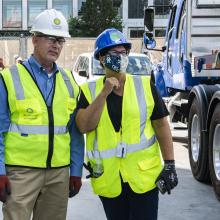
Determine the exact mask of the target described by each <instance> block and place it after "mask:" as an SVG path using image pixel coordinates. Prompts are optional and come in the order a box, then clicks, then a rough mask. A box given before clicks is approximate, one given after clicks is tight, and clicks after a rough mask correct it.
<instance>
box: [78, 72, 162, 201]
mask: <svg viewBox="0 0 220 220" xmlns="http://www.w3.org/2000/svg"><path fill="white" fill-rule="evenodd" d="M103 79H104V78H103V77H101V78H99V79H98V80H96V81H91V82H89V83H86V84H83V85H82V86H81V88H82V90H83V93H84V95H85V97H86V98H87V100H88V102H89V103H91V102H92V101H93V100H94V99H95V98H96V97H97V95H98V94H100V92H101V90H102V88H103ZM153 108H154V100H153V96H152V92H151V86H150V78H149V77H147V76H144V77H135V76H131V75H126V81H125V85H124V94H123V102H122V121H121V130H120V132H118V133H117V132H115V130H114V127H113V125H112V123H111V119H110V117H109V114H108V109H107V104H106V103H105V105H104V108H103V112H102V114H101V118H100V121H99V124H98V126H97V128H96V130H94V131H91V132H88V133H87V134H86V137H87V140H86V148H87V159H88V160H89V161H90V163H91V164H92V165H93V164H94V163H95V161H96V158H101V159H102V162H103V166H104V173H103V174H102V176H100V177H99V178H92V179H91V181H92V186H93V190H94V192H95V193H96V194H98V195H101V196H105V197H109V198H113V197H116V196H118V195H119V194H120V193H121V179H120V175H121V176H122V179H123V181H124V182H128V183H129V185H130V187H131V188H132V190H133V191H134V192H136V193H144V192H147V191H149V190H151V189H153V188H155V180H156V178H157V177H158V175H159V173H160V172H161V169H162V163H161V156H160V150H159V146H158V142H157V140H156V137H155V133H154V130H153V128H152V125H151V120H150V116H151V114H152V111H153Z"/></svg>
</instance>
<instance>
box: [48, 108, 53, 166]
mask: <svg viewBox="0 0 220 220" xmlns="http://www.w3.org/2000/svg"><path fill="white" fill-rule="evenodd" d="M47 112H48V120H49V135H48V141H49V146H48V155H47V168H51V160H52V156H53V148H54V118H53V109H52V106H47Z"/></svg>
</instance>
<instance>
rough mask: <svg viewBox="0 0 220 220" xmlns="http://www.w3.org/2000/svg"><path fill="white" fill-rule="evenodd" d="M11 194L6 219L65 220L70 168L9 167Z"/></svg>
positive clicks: (4, 212)
mask: <svg viewBox="0 0 220 220" xmlns="http://www.w3.org/2000/svg"><path fill="white" fill-rule="evenodd" d="M6 170H7V175H8V177H9V180H10V183H11V195H10V196H8V198H7V202H6V203H4V204H3V208H2V209H3V216H4V220H30V218H31V214H33V215H32V216H33V220H65V219H66V211H67V202H68V193H69V168H68V167H65V168H58V169H32V168H21V167H7V168H6Z"/></svg>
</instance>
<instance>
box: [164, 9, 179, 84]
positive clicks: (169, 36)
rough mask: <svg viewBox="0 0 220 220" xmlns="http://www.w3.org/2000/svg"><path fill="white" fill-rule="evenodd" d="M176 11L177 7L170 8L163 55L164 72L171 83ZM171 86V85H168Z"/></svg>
mask: <svg viewBox="0 0 220 220" xmlns="http://www.w3.org/2000/svg"><path fill="white" fill-rule="evenodd" d="M176 10H177V5H175V6H174V7H173V8H172V11H171V14H170V18H169V24H168V29H167V33H166V52H165V53H164V61H165V62H164V71H166V72H167V74H165V75H166V76H167V77H168V78H170V79H167V82H171V81H172V76H173V68H172V65H173V49H174V38H173V33H174V29H175V27H174V21H175V16H176ZM170 86H171V85H170Z"/></svg>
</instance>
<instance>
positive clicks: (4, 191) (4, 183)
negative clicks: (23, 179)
mask: <svg viewBox="0 0 220 220" xmlns="http://www.w3.org/2000/svg"><path fill="white" fill-rule="evenodd" d="M10 194H11V186H10V182H9V179H8V177H7V176H0V201H2V202H6V200H7V196H8V195H10Z"/></svg>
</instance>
